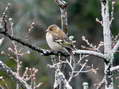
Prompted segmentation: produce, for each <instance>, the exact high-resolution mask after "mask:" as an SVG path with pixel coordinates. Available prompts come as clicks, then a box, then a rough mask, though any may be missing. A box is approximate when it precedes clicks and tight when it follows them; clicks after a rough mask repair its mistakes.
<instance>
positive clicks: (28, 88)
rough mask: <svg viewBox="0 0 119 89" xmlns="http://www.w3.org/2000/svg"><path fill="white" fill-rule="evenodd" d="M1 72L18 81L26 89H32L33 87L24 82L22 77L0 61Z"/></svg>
mask: <svg viewBox="0 0 119 89" xmlns="http://www.w3.org/2000/svg"><path fill="white" fill-rule="evenodd" d="M0 70H2V71H4V72H6V73H7V74H8V75H9V76H10V77H12V78H13V79H14V80H16V81H17V82H18V83H19V84H21V85H22V87H23V88H24V89H32V88H31V86H30V85H29V84H28V83H27V82H26V81H24V80H23V79H22V78H21V77H19V76H18V75H16V73H15V72H13V71H12V70H11V68H9V67H8V66H7V65H6V64H4V63H3V62H2V61H0Z"/></svg>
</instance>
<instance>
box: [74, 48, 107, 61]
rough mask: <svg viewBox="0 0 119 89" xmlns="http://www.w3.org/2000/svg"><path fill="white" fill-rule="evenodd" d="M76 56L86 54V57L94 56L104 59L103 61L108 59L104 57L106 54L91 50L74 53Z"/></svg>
mask: <svg viewBox="0 0 119 89" xmlns="http://www.w3.org/2000/svg"><path fill="white" fill-rule="evenodd" d="M73 53H74V54H85V55H94V56H96V57H99V58H102V59H106V57H105V56H104V54H102V53H100V52H96V51H90V50H76V51H73Z"/></svg>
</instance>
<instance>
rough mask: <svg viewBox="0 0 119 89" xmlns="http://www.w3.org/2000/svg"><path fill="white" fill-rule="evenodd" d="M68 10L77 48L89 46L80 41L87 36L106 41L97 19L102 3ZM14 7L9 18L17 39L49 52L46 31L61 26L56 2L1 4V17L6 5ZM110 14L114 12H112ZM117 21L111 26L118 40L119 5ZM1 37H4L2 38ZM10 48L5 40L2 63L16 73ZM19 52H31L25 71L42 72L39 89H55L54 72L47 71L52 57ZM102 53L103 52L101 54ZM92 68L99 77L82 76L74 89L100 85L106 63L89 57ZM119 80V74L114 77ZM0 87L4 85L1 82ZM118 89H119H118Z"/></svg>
mask: <svg viewBox="0 0 119 89" xmlns="http://www.w3.org/2000/svg"><path fill="white" fill-rule="evenodd" d="M67 1H68V3H69V6H68V9H67V11H68V24H69V25H68V28H69V29H68V33H69V34H70V35H73V36H74V37H75V40H76V47H77V48H81V45H85V46H87V45H86V43H85V42H83V41H82V39H81V37H82V36H85V37H86V38H87V39H88V40H89V42H90V43H92V44H94V45H98V44H99V43H100V41H103V37H102V36H103V35H102V27H101V25H100V24H99V23H97V22H96V18H99V19H101V14H100V12H101V9H100V2H99V1H100V0H67ZM8 3H10V4H11V6H10V8H9V10H8V12H7V14H8V16H9V17H10V18H12V19H13V23H14V26H13V29H14V36H15V37H17V38H19V39H21V40H23V41H26V42H28V43H30V44H32V45H34V46H36V47H41V48H46V49H49V47H48V45H47V43H46V40H45V30H46V28H47V27H48V26H49V25H51V24H57V25H58V26H60V10H59V8H58V6H57V5H56V3H55V2H54V0H0V15H2V12H3V11H4V9H5V7H6V6H7V4H8ZM110 10H111V8H110ZM114 18H115V19H114V21H113V23H112V25H111V30H112V35H113V36H116V35H117V34H118V33H119V1H118V0H117V2H116V4H115V11H114ZM33 21H34V22H35V23H36V24H35V26H34V28H33V29H32V30H31V31H30V32H29V31H28V29H29V27H30V25H31V23H32V22H33ZM1 37H2V36H1ZM9 47H11V41H10V40H9V39H7V38H5V40H4V42H3V44H2V45H1V47H0V51H1V52H2V51H4V52H5V53H6V55H3V54H0V60H2V61H3V62H5V63H6V64H7V65H8V66H9V67H11V68H12V69H13V70H14V71H15V70H16V62H15V61H14V60H15V59H13V58H10V57H9V56H8V55H7V54H10V56H14V54H12V53H10V52H9V51H8V48H9ZM18 48H19V49H21V48H22V52H26V51H27V50H30V53H29V54H24V55H23V56H22V57H20V60H21V61H23V63H22V69H21V74H22V71H24V70H25V67H35V68H37V69H38V70H39V72H38V74H37V82H42V83H43V85H42V86H41V87H40V88H39V89H52V87H53V81H54V80H53V79H54V71H53V70H51V69H49V68H48V67H47V64H51V59H50V57H44V56H41V55H40V54H39V53H37V52H35V51H32V50H31V49H28V48H27V47H23V46H22V45H20V44H18ZM102 51H103V50H102ZM89 59H90V61H89V63H88V64H89V65H92V64H93V65H94V67H95V68H99V70H98V73H97V74H94V73H87V74H80V75H79V76H78V77H77V78H76V79H74V80H72V81H73V82H72V86H73V89H82V88H80V87H82V82H88V83H89V86H90V87H91V88H92V89H93V86H94V84H95V83H98V82H99V81H100V80H101V79H102V77H103V61H102V60H100V59H99V58H95V57H90V58H89ZM117 64H119V54H118V53H117V54H116V55H115V62H114V65H117ZM114 75H115V76H118V73H117V72H115V73H114ZM0 76H3V77H4V79H5V82H6V83H7V84H8V86H9V89H15V81H14V80H12V79H11V78H10V77H9V76H7V75H6V74H5V73H4V72H2V71H0ZM114 82H115V84H116V85H119V83H118V82H119V81H118V79H115V81H114ZM0 85H4V83H3V82H2V81H1V80H0ZM115 89H118V87H117V86H115Z"/></svg>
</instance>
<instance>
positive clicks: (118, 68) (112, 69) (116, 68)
mask: <svg viewBox="0 0 119 89" xmlns="http://www.w3.org/2000/svg"><path fill="white" fill-rule="evenodd" d="M115 70H119V66H114V67H111V68H110V71H115Z"/></svg>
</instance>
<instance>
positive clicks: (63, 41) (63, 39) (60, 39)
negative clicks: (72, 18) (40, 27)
mask: <svg viewBox="0 0 119 89" xmlns="http://www.w3.org/2000/svg"><path fill="white" fill-rule="evenodd" d="M60 34H62V35H59V33H53V34H52V35H53V40H54V41H55V42H57V43H58V44H60V45H61V46H62V47H65V48H69V49H72V45H73V44H72V42H71V41H70V40H69V38H68V37H67V35H66V34H65V33H64V32H62V31H61V32H60Z"/></svg>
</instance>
